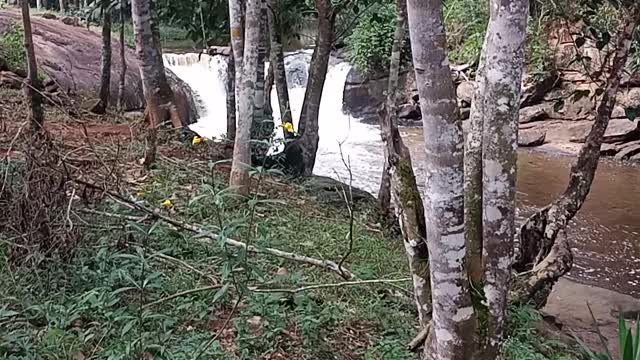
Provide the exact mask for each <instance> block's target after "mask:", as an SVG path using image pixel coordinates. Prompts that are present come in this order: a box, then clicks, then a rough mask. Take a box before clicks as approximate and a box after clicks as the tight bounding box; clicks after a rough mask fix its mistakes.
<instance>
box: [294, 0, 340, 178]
mask: <svg viewBox="0 0 640 360" xmlns="http://www.w3.org/2000/svg"><path fill="white" fill-rule="evenodd" d="M315 4H316V10H317V11H318V38H317V39H316V46H315V49H314V50H313V55H312V56H311V63H310V64H309V80H308V82H307V89H306V91H305V94H304V102H303V103H302V111H301V113H300V121H299V124H298V128H299V132H300V138H299V139H298V141H297V142H298V145H299V146H300V150H301V151H302V159H303V175H304V176H311V173H312V172H313V167H314V165H315V163H316V152H317V151H318V142H319V140H320V137H319V135H318V130H319V127H318V116H319V114H320V101H321V100H322V91H323V89H324V82H325V80H326V78H327V70H328V68H329V58H330V56H331V48H332V47H333V41H334V38H335V22H336V18H335V17H336V14H335V13H334V12H333V9H332V5H331V1H330V0H315Z"/></svg>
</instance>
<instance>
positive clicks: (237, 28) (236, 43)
mask: <svg viewBox="0 0 640 360" xmlns="http://www.w3.org/2000/svg"><path fill="white" fill-rule="evenodd" d="M242 4H243V0H229V32H230V34H231V49H232V51H233V61H234V64H233V65H234V70H235V76H234V79H235V84H236V85H235V91H236V93H235V98H236V101H237V102H239V100H240V96H239V90H240V86H238V84H240V83H242V58H243V55H244V31H243V21H242V18H243V6H242ZM237 115H238V103H236V117H237ZM233 138H235V135H234V136H233Z"/></svg>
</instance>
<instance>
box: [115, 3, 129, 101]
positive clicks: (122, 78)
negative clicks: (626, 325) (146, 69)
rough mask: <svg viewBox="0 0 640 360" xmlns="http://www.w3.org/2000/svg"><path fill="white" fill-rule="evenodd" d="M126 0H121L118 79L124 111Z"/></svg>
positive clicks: (119, 99) (119, 94)
mask: <svg viewBox="0 0 640 360" xmlns="http://www.w3.org/2000/svg"><path fill="white" fill-rule="evenodd" d="M126 5H127V3H126V0H121V1H120V67H121V71H120V79H119V81H118V105H117V107H118V110H119V111H124V110H125V109H124V91H125V86H126V80H127V58H126V56H125V48H126V46H127V45H126V44H125V40H124V30H125V27H124V26H125V21H124V20H125V12H126V9H127V6H126Z"/></svg>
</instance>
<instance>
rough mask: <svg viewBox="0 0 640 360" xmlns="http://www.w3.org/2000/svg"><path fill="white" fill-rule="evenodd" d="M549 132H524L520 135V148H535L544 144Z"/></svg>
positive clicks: (532, 130)
mask: <svg viewBox="0 0 640 360" xmlns="http://www.w3.org/2000/svg"><path fill="white" fill-rule="evenodd" d="M546 137H547V132H546V131H543V130H537V129H531V130H523V131H520V132H519V134H518V146H522V147H534V146H540V145H542V144H544V140H545V139H546Z"/></svg>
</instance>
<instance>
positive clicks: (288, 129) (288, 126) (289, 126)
mask: <svg viewBox="0 0 640 360" xmlns="http://www.w3.org/2000/svg"><path fill="white" fill-rule="evenodd" d="M280 127H282V128H283V129H285V130H286V132H288V133H293V124H292V123H290V122H286V123H284V124H282V125H280Z"/></svg>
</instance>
